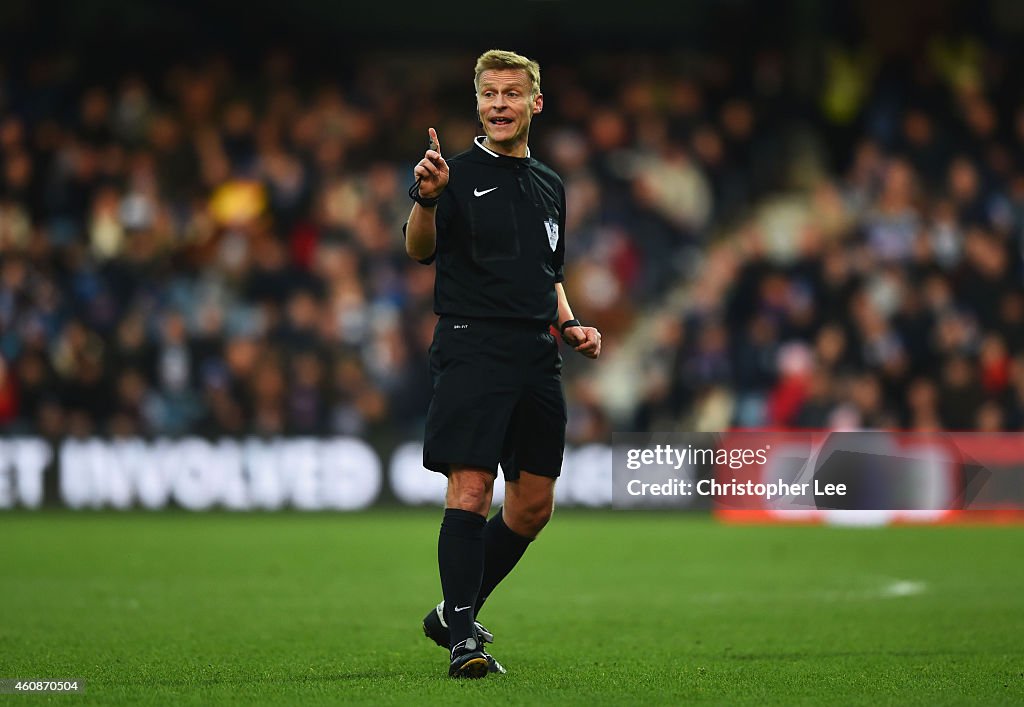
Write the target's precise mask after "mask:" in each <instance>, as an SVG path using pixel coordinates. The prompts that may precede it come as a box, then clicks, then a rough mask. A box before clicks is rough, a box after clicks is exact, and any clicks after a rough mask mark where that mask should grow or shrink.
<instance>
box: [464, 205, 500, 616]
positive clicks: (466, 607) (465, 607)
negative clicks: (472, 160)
mask: <svg viewBox="0 0 1024 707" xmlns="http://www.w3.org/2000/svg"><path fill="white" fill-rule="evenodd" d="M494 188H495V189H497V188H498V187H494ZM470 606H473V605H472V604H470V605H469V606H457V607H455V613H456V614H457V613H459V612H460V611H465V610H466V609H468V608H469V607H470Z"/></svg>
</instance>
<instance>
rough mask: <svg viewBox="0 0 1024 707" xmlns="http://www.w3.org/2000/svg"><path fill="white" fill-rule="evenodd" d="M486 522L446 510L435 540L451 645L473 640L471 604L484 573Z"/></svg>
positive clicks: (472, 516) (466, 513) (461, 511)
mask: <svg viewBox="0 0 1024 707" xmlns="http://www.w3.org/2000/svg"><path fill="white" fill-rule="evenodd" d="M486 524H487V519H486V518H485V517H484V516H482V515H479V514H477V513H473V512H471V511H464V510H461V509H459V508H446V509H445V511H444V520H443V521H441V532H440V534H439V535H438V539H437V566H438V569H440V571H441V591H442V592H443V593H444V613H445V618H446V620H447V621H448V630H449V632H450V633H451V645H452V646H457V645H458V644H459V643H462V642H463V641H465V640H466V639H467V638H476V635H475V630H474V625H473V624H474V621H475V620H476V619H475V616H476V612H475V611H474V610H473V605H474V604H475V603H476V597H477V595H478V594H479V593H480V580H481V577H482V576H483V573H484V537H483V536H484V526H485V525H486Z"/></svg>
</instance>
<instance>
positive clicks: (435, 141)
mask: <svg viewBox="0 0 1024 707" xmlns="http://www.w3.org/2000/svg"><path fill="white" fill-rule="evenodd" d="M427 134H428V135H430V142H431V144H432V146H433V149H434V151H435V152H436V153H437V154H439V155H440V154H441V141H440V140H438V139H437V131H436V130H434V129H433V128H427Z"/></svg>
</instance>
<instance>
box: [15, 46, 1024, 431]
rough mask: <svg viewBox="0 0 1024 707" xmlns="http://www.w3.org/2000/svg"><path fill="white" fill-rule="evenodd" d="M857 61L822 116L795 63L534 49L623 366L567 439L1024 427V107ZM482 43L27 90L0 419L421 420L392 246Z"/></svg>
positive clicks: (160, 422) (599, 300) (538, 142)
mask: <svg viewBox="0 0 1024 707" xmlns="http://www.w3.org/2000/svg"><path fill="white" fill-rule="evenodd" d="M836 56H837V57H838V58H835V57H834V60H833V61H832V63H826V64H824V65H823V66H824V69H825V72H824V75H823V76H822V77H821V78H820V82H819V86H820V90H819V91H818V93H817V96H818V98H819V99H820V101H819V102H818V103H814V102H809V101H808V100H807V96H806V95H803V96H797V95H796V94H795V92H794V88H793V81H792V77H791V76H790V72H791V67H790V66H789V64H787V61H786V56H785V54H783V53H782V52H778V51H764V52H760V53H754V54H752V55H751V57H750V58H749V61H747V62H746V63H739V64H737V63H735V62H731V61H729V60H727V58H726V57H721V56H714V55H702V56H700V57H693V56H688V55H679V56H672V57H670V58H668V59H666V58H665V57H658V56H649V55H644V54H642V53H636V54H630V55H615V56H612V55H601V54H594V55H590V56H586V57H574V59H573V63H572V64H559V63H557V62H553V63H550V64H545V65H544V66H542V83H543V89H544V93H545V96H546V102H545V109H544V113H543V115H541V116H540V117H538V118H537V119H536V120H535V122H534V131H533V135H532V138H531V148H532V150H533V154H534V155H535V156H537V157H539V158H541V159H542V160H544V161H545V162H547V163H549V164H551V165H552V166H553V167H554V168H555V169H556V170H557V171H558V172H559V173H560V174H561V175H562V176H563V178H564V180H565V182H566V188H567V198H568V202H569V203H568V223H567V231H568V233H567V268H566V271H567V287H568V289H569V292H570V298H571V301H572V303H573V306H574V309H575V310H576V313H577V315H578V316H579V317H580V318H581V319H583V320H584V321H587V322H588V323H591V322H592V323H594V324H596V325H597V326H599V327H601V328H602V330H603V331H604V332H605V341H606V357H607V358H608V359H609V361H610V363H609V362H605V361H601V362H598V363H597V364H593V365H589V364H588V362H583V361H580V360H577V358H578V357H574V356H572V355H571V352H567V355H566V371H565V372H566V388H567V393H568V395H569V401H570V425H569V435H570V439H571V441H573V442H586V441H592V440H603V439H607V437H608V435H609V433H610V430H611V429H612V428H613V427H615V428H620V427H626V428H632V429H638V430H644V429H651V428H653V427H657V426H662V427H663V426H664V425H666V424H668V425H677V424H683V425H686V426H689V427H693V426H696V427H701V428H703V429H724V428H726V427H729V426H731V425H739V426H777V427H801V426H807V427H832V426H837V427H855V426H891V427H909V428H915V429H940V428H945V429H990V430H993V429H1019V428H1021V426H1022V424H1024V291H1022V277H1021V274H1022V268H1021V252H1022V233H1024V112H1019V111H1018V108H1017V106H1016V105H1007V104H1006V103H1005V102H1004V101H1003V100H1002V99H1003V98H1004V97H1003V96H1001V95H1000V96H994V95H993V92H995V90H996V89H995V88H994V87H993V85H991V83H989V82H988V80H987V76H986V74H985V72H984V71H982V70H981V67H979V66H975V67H974V68H975V71H973V72H972V71H971V68H972V67H971V62H972V61H975V62H977V61H978V60H977V59H976V58H975V55H974V54H971V53H969V52H961V53H959V54H955V53H954V54H951V53H950V52H948V51H947V52H946V53H945V54H943V53H942V52H940V51H937V52H936V54H935V56H932V57H925V58H923V59H922V60H921V64H922V66H923V67H924V70H920V71H910V72H902V73H901V72H894V73H891V74H890V73H886V71H885V69H884V67H881V66H873V65H872V64H871V62H870V61H864V62H861V63H860V64H858V63H856V62H853V61H852V60H851V59H850V58H849V56H845V58H844V55H842V54H839V55H836ZM473 59H474V55H473V54H459V53H453V54H451V55H445V56H438V57H436V58H434V59H431V60H428V61H424V60H423V58H422V57H404V56H402V55H401V54H392V55H388V56H367V57H365V58H363V59H361V60H360V61H358V62H356V63H355V64H353V65H352V66H350V67H348V68H347V69H346V70H345V71H343V72H340V75H338V76H328V77H325V76H317V75H308V74H307V73H306V72H303V71H299V70H298V69H297V68H296V66H295V63H294V61H293V60H292V59H291V57H290V56H289V55H288V54H287V53H284V52H271V53H269V54H268V55H267V56H266V57H265V60H264V61H263V62H262V68H261V69H260V70H259V71H255V72H252V71H250V72H241V71H238V70H237V69H235V68H233V66H232V63H231V62H230V61H227V60H225V59H220V58H213V59H210V60H207V61H203V62H199V63H195V64H188V65H184V64H183V65H176V66H173V67H171V68H170V69H169V70H167V71H166V72H165V73H164V74H162V75H159V76H148V75H142V74H139V73H135V72H132V71H130V70H128V71H126V72H125V73H124V74H123V75H122V76H119V77H115V79H114V80H107V79H105V78H103V79H99V78H94V77H90V76H88V75H82V71H81V70H80V68H79V66H78V64H77V63H76V61H75V58H74V57H69V56H61V55H48V56H45V57H40V58H38V59H37V60H35V61H33V62H32V63H31V65H30V66H29V67H28V70H27V71H25V72H24V74H23V75H20V74H19V75H18V76H17V77H15V76H14V75H13V74H12V73H8V74H7V75H5V76H4V77H3V78H2V79H0V165H2V172H0V426H2V428H3V429H4V430H6V431H8V432H19V433H33V434H41V435H44V436H46V437H48V438H52V439H56V438H59V437H61V436H63V435H69V434H70V435H76V436H87V435H93V434H100V435H113V436H135V435H145V436H156V435H180V434H203V435H209V436H213V437H216V436H221V435H241V434H257V435H277V434H303V435H304V434H313V435H319V434H353V435H359V436H362V437H364V438H368V439H371V440H375V441H379V442H381V443H387V442H388V441H397V440H403V439H407V438H410V437H412V438H415V437H417V436H418V435H419V433H420V431H421V425H422V420H423V417H424V415H425V412H426V408H427V404H428V401H429V397H430V380H429V376H428V373H427V367H426V349H427V346H428V344H429V341H430V337H431V335H432V328H433V324H434V316H433V314H432V312H431V306H432V294H433V289H432V288H433V268H432V267H425V266H422V265H419V264H417V263H415V262H413V261H411V260H410V259H408V257H407V256H406V255H405V253H404V248H403V244H402V237H401V225H402V223H403V222H404V220H405V219H406V217H407V215H408V211H409V208H410V202H409V200H408V197H407V195H406V190H407V187H408V185H409V183H410V182H411V177H410V175H411V169H412V165H413V164H414V163H415V162H416V161H417V160H418V159H419V158H420V157H421V156H422V152H423V150H424V148H425V143H426V128H427V127H429V126H436V127H437V128H438V133H439V135H440V138H441V142H442V149H443V151H444V152H445V153H446V154H449V155H450V154H454V153H457V152H460V151H462V150H463V149H466V148H467V147H468V146H469V145H470V143H471V140H472V137H473V136H474V135H475V134H477V127H478V126H477V125H476V123H475V120H474V112H473V94H472V83H471V81H472V75H471V69H472V65H473ZM943 62H945V63H943ZM851 67H853V68H851ZM915 68H920V67H915ZM851 71H853V72H859V74H857V75H858V76H860V78H861V81H860V83H859V84H858V83H857V82H851V81H850V80H849V77H850V73H851ZM851 86H853V87H854V88H853V89H851V88H850V87H851ZM857 86H860V87H866V88H862V90H859V91H858V90H856V87H857ZM997 99H999V100H997ZM808 154H810V155H811V157H810V158H808ZM780 195H785V197H782V196H780ZM675 291H684V292H685V297H683V298H682V300H681V301H682V302H683V305H682V306H680V307H672V306H666V304H665V303H666V297H667V296H668V295H669V294H670V293H673V292H675ZM652 312H660V313H659V314H657V315H652ZM652 317H653V320H654V322H653V326H650V323H651V319H652ZM645 325H646V328H645ZM640 331H645V332H646V331H653V334H652V335H647V334H645V335H643V336H638V332H640ZM630 347H632V348H633V349H636V350H638V351H639V354H638V355H639V360H640V364H638V365H637V366H635V367H626V368H623V367H621V366H620V367H618V368H616V367H615V366H614V365H611V364H612V363H614V361H615V358H616V356H617V355H620V354H621V355H625V349H627V348H630ZM635 353H636V352H635V351H634V354H635ZM608 377H617V378H619V379H620V380H619V381H618V382H619V384H620V385H619V387H622V386H628V387H630V388H631V389H632V390H633V391H634V394H633V395H632V396H631V397H629V396H627V397H629V400H628V401H627V404H625V406H623V404H622V401H621V399H620V400H619V402H618V404H617V405H612V404H611V403H610V402H609V400H608V399H607V396H606V394H605V392H603V391H607V389H608V386H607V385H605V383H606V382H607V381H603V379H606V378H608ZM620 398H621V396H620Z"/></svg>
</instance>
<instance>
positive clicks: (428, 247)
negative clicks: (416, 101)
mask: <svg viewBox="0 0 1024 707" xmlns="http://www.w3.org/2000/svg"><path fill="white" fill-rule="evenodd" d="M427 132H428V133H429V134H430V142H431V145H430V149H428V150H427V152H426V154H424V156H423V159H422V160H420V161H419V163H418V164H417V165H416V168H415V169H413V175H414V176H415V177H416V182H417V185H418V186H417V190H418V192H419V196H420V197H422V198H423V199H424V200H426V201H428V202H433V203H432V204H429V205H427V204H423V203H420V202H417V203H416V204H413V207H412V211H411V212H410V213H409V224H408V225H407V226H406V229H405V252H406V253H408V254H409V257H410V258H415V259H416V260H421V261H422V260H426V259H427V258H429V257H430V256H431V255H433V254H434V249H435V247H436V246H437V225H436V224H435V223H434V216H435V214H436V212H437V202H436V199H437V198H438V197H439V196H441V192H442V191H444V188H445V187H446V186H448V163H447V162H445V161H444V158H443V157H441V141H440V140H439V139H438V137H437V131H436V130H434V129H433V128H430V130H428V131H427Z"/></svg>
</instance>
